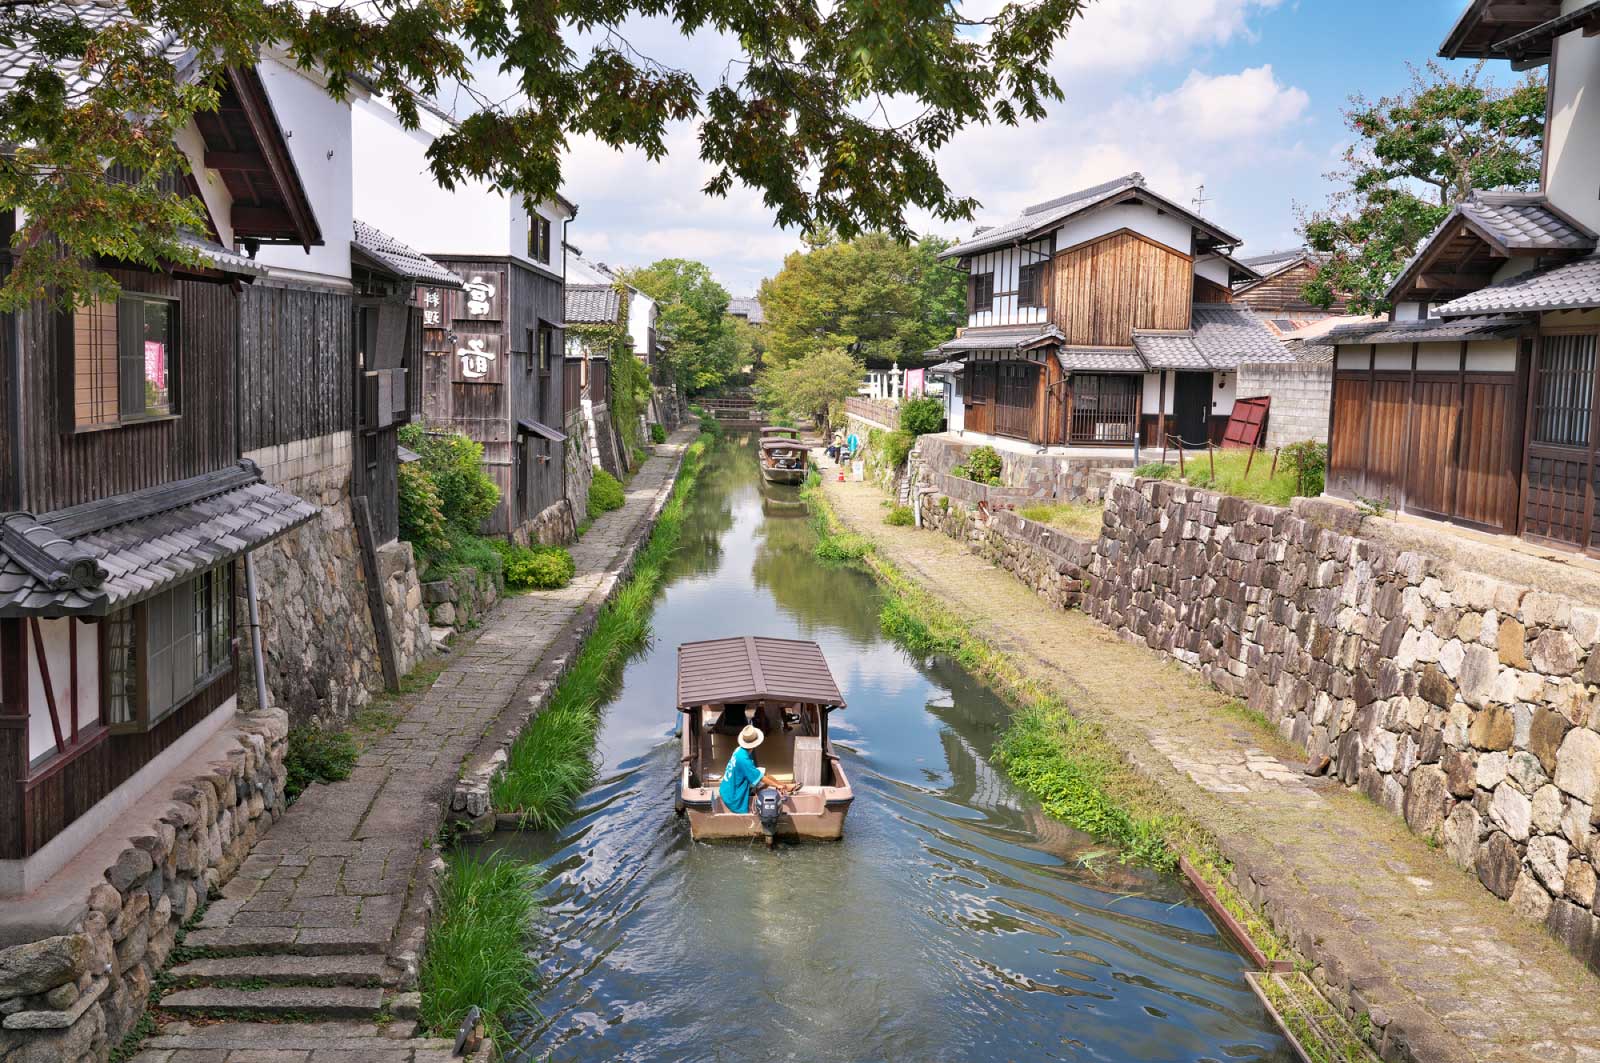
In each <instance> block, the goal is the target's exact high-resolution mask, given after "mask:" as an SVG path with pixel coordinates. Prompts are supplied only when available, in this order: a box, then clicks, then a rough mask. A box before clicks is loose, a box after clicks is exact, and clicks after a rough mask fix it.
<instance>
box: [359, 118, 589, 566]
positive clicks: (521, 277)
mask: <svg viewBox="0 0 1600 1063" xmlns="http://www.w3.org/2000/svg"><path fill="white" fill-rule="evenodd" d="M353 106H354V135H355V152H354V157H355V186H356V189H357V195H358V197H359V200H360V202H361V210H362V214H363V216H364V217H365V218H366V219H367V220H369V221H371V222H372V223H373V224H374V225H377V226H379V227H381V228H382V229H383V230H384V231H385V232H388V233H392V234H393V235H394V236H395V237H396V238H397V239H400V240H403V241H405V243H406V244H408V245H409V246H411V247H414V248H417V249H419V250H420V251H421V252H423V253H424V254H426V256H427V257H429V258H431V259H433V260H435V261H436V262H438V263H439V264H441V265H443V266H444V267H445V268H447V269H448V270H450V271H451V272H452V273H454V274H456V275H458V276H459V277H460V278H461V281H462V284H463V288H462V289H461V290H460V291H454V292H452V291H448V290H445V289H443V288H441V287H438V286H432V285H420V286H418V287H417V289H416V295H415V298H416V301H417V304H418V306H419V307H420V309H421V311H422V315H423V350H424V352H425V357H424V359H423V373H422V413H423V418H424V420H425V421H426V422H427V423H428V425H429V426H430V427H437V428H440V429H449V430H452V431H457V432H461V433H463V434H465V435H467V436H470V437H471V438H472V439H474V440H476V441H477V442H479V443H481V444H482V445H483V448H484V467H485V470H486V471H487V472H488V473H489V474H490V476H491V477H492V478H493V479H494V481H495V483H496V485H497V486H498V487H499V488H500V504H499V506H498V507H497V508H496V510H495V512H494V514H493V515H492V516H491V517H490V518H489V519H488V521H487V522H486V525H485V528H484V531H485V532H487V533H490V534H495V535H506V536H510V537H511V538H514V539H517V540H519V541H523V542H526V541H529V540H538V541H541V542H555V541H560V540H562V539H565V538H568V537H570V536H571V534H572V532H573V530H574V528H575V527H576V522H575V520H574V517H573V513H572V507H571V506H570V505H569V504H568V503H567V501H566V496H565V487H564V472H563V470H564V466H565V453H566V451H565V447H564V446H563V444H564V443H565V441H566V433H565V432H564V431H563V430H562V429H561V428H560V427H559V426H560V425H561V423H562V416H563V401H564V400H563V393H564V384H563V378H564V375H565V369H566V367H565V361H566V360H565V358H564V356H563V352H564V349H565V346H566V343H565V338H564V331H565V327H566V326H565V321H564V317H563V314H564V296H563V292H562V289H563V286H564V283H565V264H564V256H563V253H562V248H563V246H564V244H565V239H566V226H567V223H568V222H569V221H571V220H572V218H573V217H574V216H575V215H576V214H577V208H576V207H574V206H573V205H572V204H571V203H568V202H567V201H566V200H564V199H559V198H558V199H556V200H554V201H551V202H549V203H539V204H532V203H526V202H524V201H523V200H522V199H521V198H520V197H516V196H510V195H507V194H505V193H503V192H501V191H500V190H498V189H496V188H494V187H492V186H491V185H490V184H489V183H488V182H485V181H467V182H463V183H461V184H459V185H458V186H457V187H456V188H455V189H454V190H446V189H443V188H440V187H439V186H438V185H437V184H436V183H435V182H434V180H433V176H432V174H431V173H430V172H429V170H428V166H427V162H426V156H425V153H426V151H427V148H428V145H429V144H431V143H432V142H433V139H434V138H435V137H437V136H440V135H443V134H444V133H446V132H447V131H449V130H452V129H454V128H455V122H454V120H453V119H451V118H450V117H449V116H448V115H447V114H445V113H444V112H443V111H441V110H438V109H437V108H434V107H432V106H431V105H429V106H428V107H427V108H426V109H425V110H424V113H423V124H422V126H421V128H419V129H415V130H408V129H406V128H404V127H403V126H401V124H400V121H399V119H398V117H397V116H396V115H395V113H394V111H393V109H392V108H390V107H389V106H388V105H387V104H385V103H384V102H383V101H381V100H377V99H358V100H356V101H354V105H353Z"/></svg>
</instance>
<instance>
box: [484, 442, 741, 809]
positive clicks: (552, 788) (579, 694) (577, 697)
mask: <svg viewBox="0 0 1600 1063" xmlns="http://www.w3.org/2000/svg"><path fill="white" fill-rule="evenodd" d="M711 440H712V436H711V435H710V434H708V433H707V434H702V435H701V436H700V438H699V439H697V440H696V441H695V442H693V443H691V444H690V445H689V447H688V449H687V450H686V451H685V452H684V456H683V465H682V467H681V468H680V469H679V472H678V479H677V482H676V483H675V484H674V485H673V488H672V495H671V497H670V498H669V499H668V501H667V504H666V505H665V506H664V507H662V510H661V515H660V517H659V518H658V519H657V521H656V526H655V529H654V531H652V532H651V534H650V539H649V541H648V542H647V543H645V545H644V547H643V548H642V549H641V550H640V551H639V553H638V555H637V556H636V557H635V558H634V564H633V573H632V575H631V576H629V578H628V580H627V581H626V582H625V583H624V584H623V585H622V588H621V589H620V590H619V591H618V592H617V593H616V595H615V596H614V597H613V598H612V599H611V601H610V603H609V604H607V605H606V606H605V608H603V609H601V610H600V615H599V616H598V617H597V618H596V619H595V626H594V631H593V633H592V634H590V636H589V638H588V640H587V641H585V642H584V644H583V649H582V650H581V651H579V653H578V657H577V659H576V660H575V661H573V664H572V667H571V668H570V669H569V670H568V672H567V674H566V675H565V676H564V677H563V678H562V680H561V682H560V684H559V685H557V687H556V691H555V693H554V694H553V695H552V696H551V698H550V704H549V705H548V706H547V707H546V708H545V710H544V711H543V712H541V713H540V714H539V715H538V716H536V717H534V719H533V721H532V722H531V723H530V724H529V725H528V727H527V729H526V730H524V731H523V732H522V734H521V735H519V736H518V737H517V739H516V741H515V742H513V743H512V744H511V748H510V749H509V750H508V751H507V755H506V764H505V767H504V769H502V770H501V772H500V774H499V775H497V776H496V777H495V780H494V783H493V785H492V787H491V788H490V798H491V801H492V802H493V804H494V807H495V809H496V811H499V812H508V813H512V814H514V815H516V816H518V817H520V819H521V822H522V826H523V827H524V828H525V829H533V830H545V829H549V828H552V827H559V826H560V825H561V824H563V823H565V822H566V821H567V820H568V819H570V818H571V816H572V812H573V809H574V808H576V807H577V802H578V798H579V797H581V796H582V795H583V792H584V791H585V790H587V789H588V788H589V785H590V784H591V783H592V782H593V781H594V773H595V767H594V744H595V738H596V736H598V734H599V732H600V706H602V705H604V704H605V702H606V701H607V699H608V696H609V694H610V692H611V689H612V686H613V684H614V683H615V682H616V679H617V675H618V673H619V672H620V670H621V667H622V665H623V664H624V663H625V662H626V661H627V659H628V657H629V655H630V654H632V653H633V652H635V651H636V650H638V649H639V647H641V646H643V645H644V644H645V640H646V639H648V638H649V635H650V613H651V609H652V607H653V605H654V602H655V596H656V593H657V592H658V591H659V590H660V589H661V583H662V580H663V579H664V578H665V576H666V569H667V562H668V561H669V560H670V559H671V557H672V554H673V551H674V550H676V549H677V546H678V539H679V537H680V536H681V535H682V533H683V521H684V506H685V503H686V502H687V500H688V498H689V496H690V494H691V493H692V492H693V491H694V488H695V483H696V482H697V481H698V480H699V477H700V472H701V468H702V466H703V464H704V461H705V454H706V450H707V449H708V447H709V446H710V444H711Z"/></svg>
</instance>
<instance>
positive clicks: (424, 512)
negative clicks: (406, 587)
mask: <svg viewBox="0 0 1600 1063" xmlns="http://www.w3.org/2000/svg"><path fill="white" fill-rule="evenodd" d="M399 496H400V538H402V539H404V540H405V541H406V542H408V543H410V544H411V545H412V546H414V547H416V549H417V551H418V553H420V554H421V555H422V556H423V557H427V556H429V555H430V554H436V553H440V552H442V551H444V550H445V549H447V548H448V547H449V545H450V536H449V529H448V527H447V526H446V524H445V519H444V506H443V503H442V502H441V501H440V500H439V489H438V488H437V487H436V486H435V485H434V482H433V477H432V476H430V475H428V470H426V469H424V468H423V467H422V463H421V462H404V463H402V464H401V466H400V471H399Z"/></svg>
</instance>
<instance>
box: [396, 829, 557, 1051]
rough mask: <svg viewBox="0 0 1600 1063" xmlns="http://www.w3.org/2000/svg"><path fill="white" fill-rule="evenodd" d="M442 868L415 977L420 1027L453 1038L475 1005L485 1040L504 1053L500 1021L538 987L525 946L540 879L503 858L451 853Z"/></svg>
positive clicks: (537, 873)
mask: <svg viewBox="0 0 1600 1063" xmlns="http://www.w3.org/2000/svg"><path fill="white" fill-rule="evenodd" d="M447 862H448V869H447V871H446V873H445V880H444V886H443V889H442V890H441V891H440V898H439V910H438V913H437V914H436V915H435V917H434V922H433V926H432V927H431V928H430V930H429V931H428V948H427V951H426V952H425V953H424V954H423V958H422V967H421V969H420V970H419V971H418V978H419V981H420V986H419V988H420V989H421V992H422V1011H421V1019H422V1023H423V1025H425V1026H426V1027H427V1028H428V1029H429V1030H430V1031H431V1032H432V1033H433V1034H435V1035H436V1036H439V1037H454V1036H455V1034H456V1031H457V1030H458V1029H459V1028H460V1026H461V1021H462V1020H463V1019H464V1018H466V1015H467V1012H468V1011H470V1010H471V1009H472V1008H473V1006H475V1005H476V1006H477V1007H478V1008H479V1009H480V1010H481V1011H482V1013H483V1021H484V1025H485V1027H486V1028H487V1030H488V1033H489V1036H490V1037H491V1038H493V1040H494V1041H495V1042H496V1043H497V1044H499V1045H501V1046H502V1047H504V1046H505V1045H506V1044H508V1041H507V1040H506V1038H505V1036H504V1034H505V1028H504V1025H503V1021H504V1018H505V1016H507V1015H513V1014H515V1013H517V1012H518V1011H521V1010H522V1009H524V1008H526V1007H527V1006H528V1001H529V1000H530V999H531V998H532V996H533V993H534V991H535V990H537V989H538V986H539V977H538V970H537V968H536V967H535V965H534V961H533V957H532V956H531V955H530V954H529V953H528V948H527V944H528V934H529V931H530V929H531V927H532V924H533V917H534V915H535V913H536V911H537V910H538V906H539V899H538V895H537V893H536V892H535V891H536V890H537V889H538V888H539V886H540V884H541V883H542V882H543V880H544V873H543V872H542V871H541V870H540V869H539V868H538V867H537V866H535V865H533V864H528V863H524V862H522V861H520V860H513V859H509V858H506V857H504V856H492V857H489V858H488V859H486V860H485V859H478V858H476V857H474V856H471V855H469V854H466V853H457V854H454V855H452V856H450V857H448V858H447Z"/></svg>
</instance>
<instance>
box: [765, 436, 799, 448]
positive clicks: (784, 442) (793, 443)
mask: <svg viewBox="0 0 1600 1063" xmlns="http://www.w3.org/2000/svg"><path fill="white" fill-rule="evenodd" d="M761 449H762V450H798V449H800V441H799V440H798V439H763V440H762V441H761Z"/></svg>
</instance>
